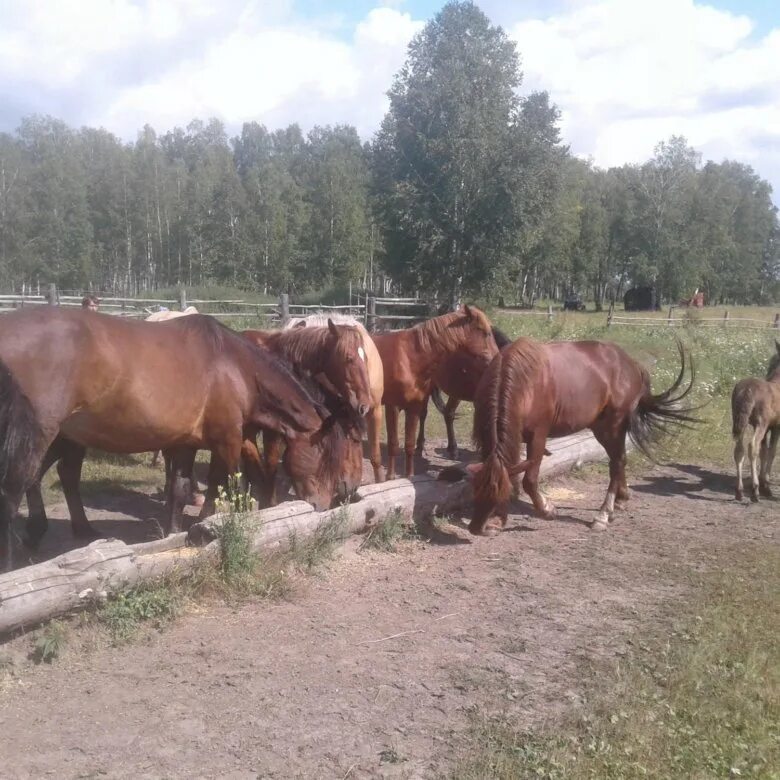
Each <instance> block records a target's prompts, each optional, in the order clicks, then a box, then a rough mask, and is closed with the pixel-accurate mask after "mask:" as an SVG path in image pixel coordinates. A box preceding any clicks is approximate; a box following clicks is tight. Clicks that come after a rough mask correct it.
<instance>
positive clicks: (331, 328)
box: [328, 317, 339, 338]
mask: <svg viewBox="0 0 780 780" xmlns="http://www.w3.org/2000/svg"><path fill="white" fill-rule="evenodd" d="M328 330H329V331H330V332H331V333H332V334H333V335H334V336H336V337H337V338H338V335H339V330H338V328H337V327H336V326H335V325H334V324H333V320H332V319H331V318H330V317H328Z"/></svg>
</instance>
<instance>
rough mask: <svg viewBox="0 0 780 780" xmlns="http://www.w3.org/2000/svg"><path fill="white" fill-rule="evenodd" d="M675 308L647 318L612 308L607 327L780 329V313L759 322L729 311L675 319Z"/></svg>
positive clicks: (671, 307)
mask: <svg viewBox="0 0 780 780" xmlns="http://www.w3.org/2000/svg"><path fill="white" fill-rule="evenodd" d="M675 308H676V307H675V306H670V307H669V311H668V313H667V315H666V317H663V316H661V317H647V316H642V315H641V314H640V315H638V316H637V315H633V314H615V312H614V309H613V307H612V306H610V308H609V313H608V314H607V327H608V328H610V327H612V326H613V325H629V326H631V325H642V326H645V327H646V326H647V325H649V324H654V325H663V326H666V327H670V328H683V327H690V326H693V327H698V326H702V327H705V328H717V327H720V328H732V329H733V328H736V329H740V330H766V329H767V328H774V329H780V312H777V313H776V314H775V316H774V319H770V320H759V319H755V318H754V317H732V316H731V314H730V312H729V310H728V309H726V311H724V312H723V316H721V317H674V316H672V315H673V314H674V309H675Z"/></svg>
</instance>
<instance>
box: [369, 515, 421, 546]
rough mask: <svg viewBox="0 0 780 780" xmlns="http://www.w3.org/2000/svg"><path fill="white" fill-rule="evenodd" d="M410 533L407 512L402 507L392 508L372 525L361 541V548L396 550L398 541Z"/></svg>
mask: <svg viewBox="0 0 780 780" xmlns="http://www.w3.org/2000/svg"><path fill="white" fill-rule="evenodd" d="M409 535H410V529H409V523H408V520H407V516H406V514H405V513H404V512H403V511H402V510H401V509H398V508H396V509H392V510H390V511H389V512H388V513H387V514H386V515H385V516H384V518H382V520H380V521H379V522H378V523H376V525H373V526H371V528H370V529H369V530H368V532H367V533H366V535H365V536H364V537H363V541H362V542H361V543H360V549H361V550H378V551H380V552H395V551H396V549H397V547H398V543H399V542H400V541H401V540H402V539H405V538H407V537H408V536H409Z"/></svg>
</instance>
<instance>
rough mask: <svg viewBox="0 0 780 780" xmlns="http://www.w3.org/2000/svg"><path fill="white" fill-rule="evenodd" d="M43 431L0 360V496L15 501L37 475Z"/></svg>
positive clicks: (28, 402) (19, 389)
mask: <svg viewBox="0 0 780 780" xmlns="http://www.w3.org/2000/svg"><path fill="white" fill-rule="evenodd" d="M42 437H43V431H41V426H40V424H39V423H38V418H37V416H36V414H35V410H34V409H33V407H32V404H31V403H30V401H29V399H28V398H27V396H26V395H25V394H24V392H23V391H22V388H21V387H19V384H18V383H17V381H16V379H14V377H13V375H12V374H11V372H10V371H9V370H8V366H6V365H5V363H3V362H2V360H0V497H1V498H3V499H8V500H10V501H12V502H17V501H19V500H20V499H21V497H22V495H23V493H24V492H25V491H26V490H27V488H29V487H30V485H32V484H33V483H34V482H35V480H36V479H37V477H38V469H39V467H40V465H41V458H40V442H41V439H42Z"/></svg>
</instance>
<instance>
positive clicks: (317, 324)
mask: <svg viewBox="0 0 780 780" xmlns="http://www.w3.org/2000/svg"><path fill="white" fill-rule="evenodd" d="M328 320H330V321H331V322H332V323H333V324H334V325H355V326H357V325H362V324H363V323H362V322H361V321H360V320H358V319H356V318H355V317H352V316H351V315H349V314H327V313H326V312H317V313H316V314H309V315H308V317H292V318H290V320H288V322H287V324H286V325H285V326H284V330H289V329H290V328H297V327H298V326H299V325H300V324H301V323H302V322H303V323H305V324H306V327H309V328H326V327H327V326H328Z"/></svg>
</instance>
